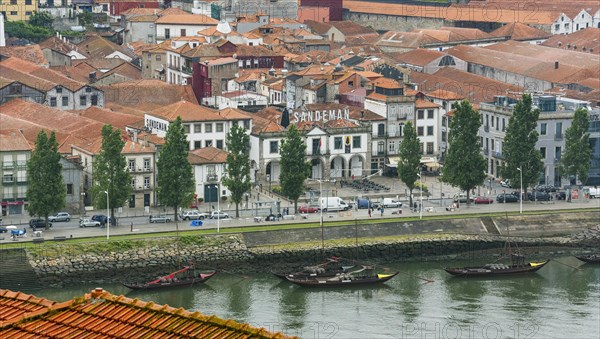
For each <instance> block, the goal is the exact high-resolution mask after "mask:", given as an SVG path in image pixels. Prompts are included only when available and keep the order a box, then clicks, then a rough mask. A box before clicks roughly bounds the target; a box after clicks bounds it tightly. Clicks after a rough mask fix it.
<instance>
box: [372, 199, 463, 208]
mask: <svg viewBox="0 0 600 339" xmlns="http://www.w3.org/2000/svg"><path fill="white" fill-rule="evenodd" d="M465 201H466V200H465ZM382 204H383V207H384V208H399V207H402V202H401V201H400V200H397V199H394V198H383V203H382Z"/></svg>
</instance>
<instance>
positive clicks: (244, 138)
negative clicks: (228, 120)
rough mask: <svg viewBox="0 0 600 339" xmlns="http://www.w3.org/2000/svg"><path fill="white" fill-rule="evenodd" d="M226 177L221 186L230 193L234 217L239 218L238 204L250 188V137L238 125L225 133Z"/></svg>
mask: <svg viewBox="0 0 600 339" xmlns="http://www.w3.org/2000/svg"><path fill="white" fill-rule="evenodd" d="M226 144H227V150H228V151H229V154H228V155H227V176H226V177H225V178H223V185H225V187H227V188H228V189H229V191H231V200H232V201H233V202H234V203H235V217H236V218H238V217H239V216H240V212H239V204H240V202H242V198H243V197H244V193H246V192H248V191H249V190H250V188H251V186H252V183H251V182H250V148H249V145H250V137H249V136H248V134H246V130H245V129H244V128H242V127H241V126H239V125H233V127H232V128H231V130H229V133H227V140H226Z"/></svg>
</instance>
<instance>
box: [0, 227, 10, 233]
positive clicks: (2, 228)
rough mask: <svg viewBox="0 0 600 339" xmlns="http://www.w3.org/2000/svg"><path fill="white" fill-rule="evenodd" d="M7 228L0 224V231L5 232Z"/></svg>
mask: <svg viewBox="0 0 600 339" xmlns="http://www.w3.org/2000/svg"><path fill="white" fill-rule="evenodd" d="M6 232H8V230H7V229H6V227H4V226H0V233H6Z"/></svg>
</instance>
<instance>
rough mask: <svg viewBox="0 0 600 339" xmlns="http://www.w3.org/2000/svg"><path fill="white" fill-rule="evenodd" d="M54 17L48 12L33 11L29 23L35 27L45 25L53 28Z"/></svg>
mask: <svg viewBox="0 0 600 339" xmlns="http://www.w3.org/2000/svg"><path fill="white" fill-rule="evenodd" d="M53 21H54V18H53V17H52V15H51V14H50V13H48V12H33V14H31V15H30V16H29V24H30V25H31V26H34V27H44V28H49V29H52V22H53Z"/></svg>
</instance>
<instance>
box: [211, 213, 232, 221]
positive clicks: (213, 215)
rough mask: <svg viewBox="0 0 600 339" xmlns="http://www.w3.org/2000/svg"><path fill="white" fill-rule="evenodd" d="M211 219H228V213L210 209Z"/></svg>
mask: <svg viewBox="0 0 600 339" xmlns="http://www.w3.org/2000/svg"><path fill="white" fill-rule="evenodd" d="M210 218H211V219H229V214H227V213H225V212H221V211H212V213H211V214H210Z"/></svg>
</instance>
